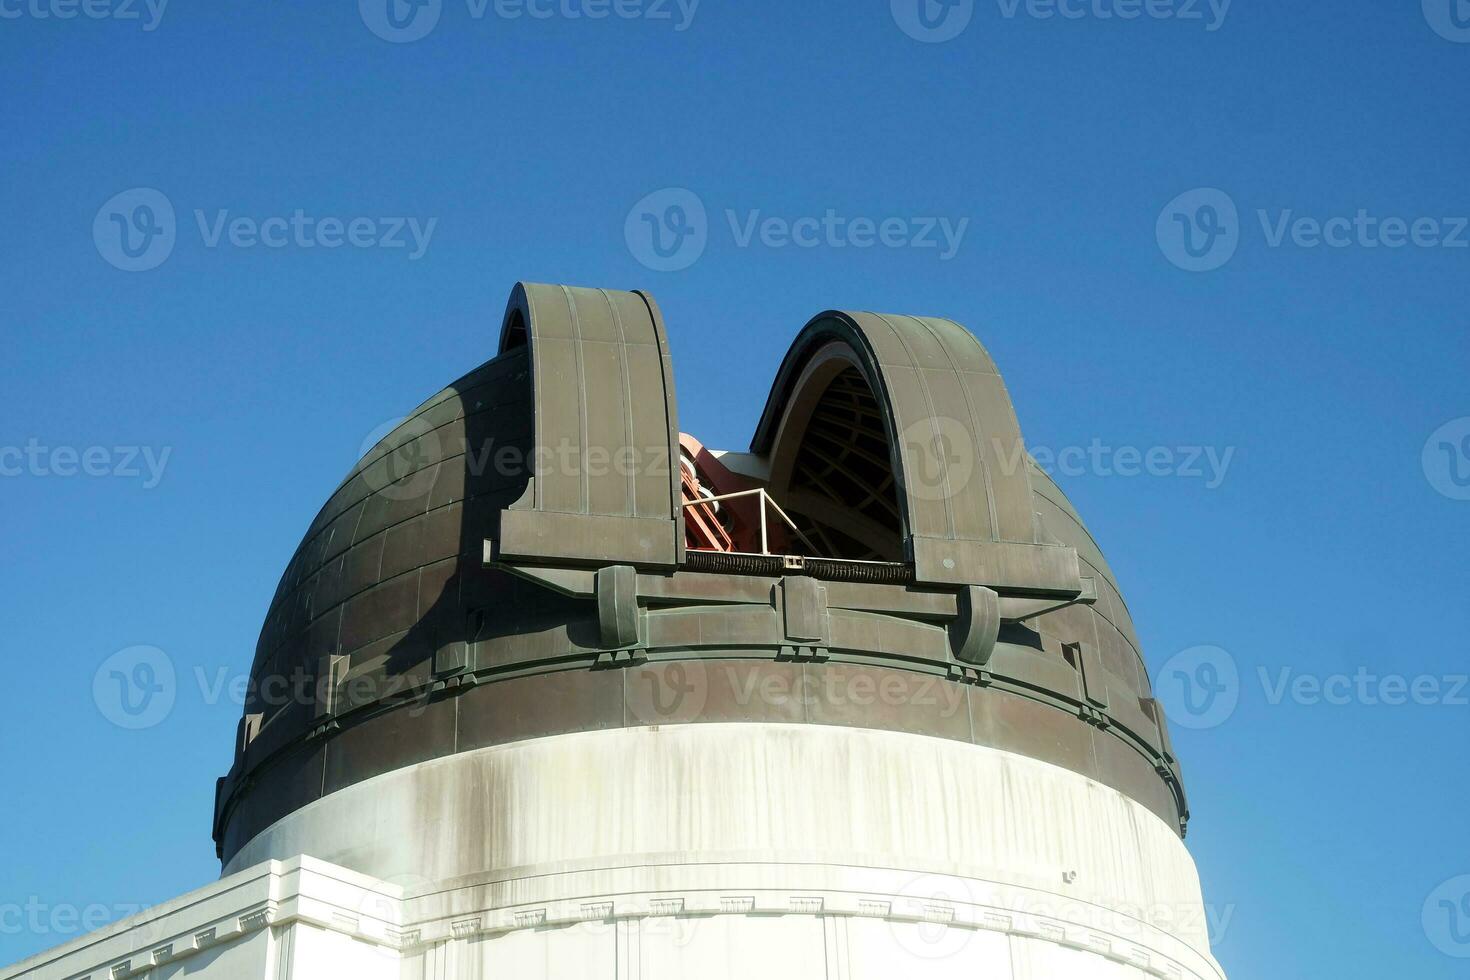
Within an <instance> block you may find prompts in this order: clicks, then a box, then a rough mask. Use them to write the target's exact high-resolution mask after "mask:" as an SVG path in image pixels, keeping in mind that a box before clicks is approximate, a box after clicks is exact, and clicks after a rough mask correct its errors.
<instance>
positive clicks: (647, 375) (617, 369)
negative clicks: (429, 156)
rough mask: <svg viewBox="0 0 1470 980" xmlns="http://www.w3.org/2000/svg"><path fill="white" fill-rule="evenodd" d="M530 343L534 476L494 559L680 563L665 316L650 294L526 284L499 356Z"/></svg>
mask: <svg viewBox="0 0 1470 980" xmlns="http://www.w3.org/2000/svg"><path fill="white" fill-rule="evenodd" d="M521 344H525V345H527V346H529V348H530V359H531V398H532V403H533V406H532V408H533V414H534V423H533V426H534V436H533V450H532V452H533V462H532V479H531V483H530V486H529V487H528V489H527V493H526V495H525V496H524V497H523V498H522V499H521V500H519V501H517V502H516V503H515V504H513V505H512V506H511V508H510V509H509V510H508V511H506V513H505V514H504V515H503V517H502V523H501V537H500V540H498V541H497V542H496V549H497V557H502V558H510V559H516V558H520V559H533V558H544V559H552V560H557V561H571V562H585V563H592V564H604V563H608V562H616V563H627V564H632V565H636V566H639V567H644V568H655V567H662V568H672V567H674V566H675V565H676V564H677V563H678V561H679V559H680V557H681V549H682V545H683V535H682V534H681V533H680V531H679V527H680V525H679V517H680V513H679V499H680V497H679V482H678V469H677V467H676V466H675V465H674V461H675V460H677V459H678V438H679V425H678V410H677V406H676V403H675V399H674V374H673V364H672V361H671V360H670V357H669V345H668V338H667V336H666V334H665V332H664V325H663V318H662V316H661V315H660V313H659V310H658V306H657V304H655V303H654V301H653V298H652V297H650V296H647V295H645V294H643V293H629V292H619V291H616V290H607V289H580V288H575V287H570V286H547V285H540V284H535V283H520V284H518V285H517V286H516V288H515V291H514V293H512V295H511V298H510V304H509V307H508V308H507V310H506V314H505V321H504V326H503V327H502V330H501V351H502V353H503V352H505V351H506V350H509V349H511V348H514V347H517V346H520V345H521Z"/></svg>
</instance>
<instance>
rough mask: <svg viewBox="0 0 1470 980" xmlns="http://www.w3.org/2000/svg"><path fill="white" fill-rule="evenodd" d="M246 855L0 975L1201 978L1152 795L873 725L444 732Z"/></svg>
mask: <svg viewBox="0 0 1470 980" xmlns="http://www.w3.org/2000/svg"><path fill="white" fill-rule="evenodd" d="M302 854H307V855H311V857H305V858H303V857H300V856H299V855H302ZM326 861H331V862H333V863H332V864H327V863H325V862H326ZM247 864H249V865H251V866H248V867H244V868H243V870H240V871H239V873H237V874H232V875H231V876H230V877H227V878H225V879H223V880H221V881H220V882H218V883H216V884H214V885H210V886H208V887H206V888H204V889H201V890H199V891H198V892H195V893H193V894H191V895H189V896H185V897H184V898H182V899H179V900H177V901H176V902H173V903H170V904H169V905H168V906H166V907H163V908H161V909H155V910H151V911H150V912H149V913H146V914H145V915H143V916H138V917H135V918H134V919H132V920H128V921H127V922H124V923H120V924H118V925H116V926H114V927H112V928H110V929H107V930H103V931H102V932H101V933H98V934H96V935H95V936H90V937H86V938H85V939H82V940H78V941H77V942H75V943H71V944H68V945H67V946H64V947H61V948H60V949H59V950H56V951H53V952H52V953H49V954H46V955H45V956H43V957H39V958H37V959H36V960H32V961H28V962H27V963H25V964H21V966H20V967H19V968H18V969H16V970H12V971H9V972H3V973H0V980H19V978H21V977H24V978H25V980H43V978H44V980H76V978H80V977H89V978H96V980H104V978H105V980H122V978H125V977H130V976H141V975H143V974H145V973H148V974H149V975H150V976H156V977H160V978H163V977H166V978H170V980H172V978H174V977H179V978H183V977H198V978H202V980H223V978H229V980H235V978H249V980H293V978H296V977H300V978H305V980H320V978H332V977H339V976H340V977H350V978H352V980H378V978H380V977H381V978H384V980H387V978H393V980H397V978H399V977H403V978H406V980H451V978H453V980H458V978H485V980H492V978H502V977H503V978H505V980H541V978H545V980H553V978H554V980H566V978H568V977H575V978H577V980H601V978H606V980H686V978H688V977H699V978H700V980H725V978H729V980H737V978H738V980H752V978H757V980H798V978H800V980H816V978H820V980H895V978H900V980H946V978H959V977H965V978H967V980H974V978H976V977H984V978H987V980H990V978H995V980H1007V978H1011V980H1041V978H1058V980H1063V978H1064V980H1093V978H1099V980H1133V978H1141V977H1150V976H1152V977H1162V978H1168V980H1223V974H1222V973H1221V972H1220V970H1219V967H1218V966H1217V965H1216V964H1215V962H1214V960H1213V959H1212V958H1211V957H1210V955H1209V948H1208V938H1207V929H1206V919H1205V915H1204V909H1203V904H1202V900H1201V897H1200V892H1199V883H1198V879H1197V876H1196V873H1195V870H1194V865H1193V862H1192V861H1191V859H1190V857H1189V854H1188V852H1187V851H1186V850H1185V848H1184V846H1183V843H1182V842H1181V841H1180V840H1179V839H1178V837H1177V836H1176V835H1175V834H1174V833H1173V831H1172V830H1171V829H1170V828H1169V827H1168V826H1167V825H1166V824H1165V823H1164V822H1163V821H1161V820H1160V819H1159V818H1158V817H1156V816H1154V815H1153V814H1152V813H1151V812H1149V811H1148V810H1146V809H1145V808H1144V807H1142V806H1141V805H1139V804H1137V803H1134V802H1133V801H1132V800H1129V799H1127V798H1126V797H1124V796H1122V795H1121V794H1119V793H1117V792H1116V791H1114V790H1112V789H1109V788H1107V787H1105V786H1102V785H1101V784H1098V783H1095V782H1092V781H1090V780H1088V779H1086V778H1085V777H1082V776H1080V775H1078V774H1076V773H1073V772H1071V771H1069V770H1064V769H1060V768H1057V767H1053V766H1050V765H1047V764H1045V763H1041V762H1037V761H1035V760H1032V759H1028V758H1024V757H1021V756H1015V755H1011V754H1008V753H1004V752H998V751H996V750H993V749H988V748H984V747H979V746H974V745H968V744H963V743H958V742H951V741H945V740H940V739H930V738H924V737H921V736H911V735H902V734H896V733H892V732H876V731H866V730H853V729H847V728H835V727H834V728H823V727H819V726H806V725H800V726H778V725H751V724H742V725H689V726H677V727H667V728H641V729H623V730H617V731H611V732H599V733H581V734H574V735H563V736H557V737H554V738H547V739H539V740H535V741H528V742H520V743H515V744H512V745H505V746H498V747H495V748H491V749H485V750H481V751H478V752H472V753H463V754H460V755H456V756H451V757H447V758H443V759H438V760H435V761H432V762H428V763H424V764H422V765H418V766H414V767H410V768H407V769H403V770H400V771H398V772H394V773H389V774H386V775H384V776H380V777H377V778H376V779H373V780H370V781H368V782H365V783H362V784H359V785H358V786H354V787H351V788H349V789H346V790H343V791H341V792H338V793H335V794H333V795H331V796H329V797H327V798H326V799H323V800H321V801H318V802H317V803H314V804H312V805H311V806H309V807H306V808H305V809H303V810H301V811H298V812H297V813H295V814H292V815H291V816H289V817H287V818H286V819H284V820H282V821H280V822H279V823H277V824H276V825H274V826H273V827H271V828H270V829H269V830H267V831H266V832H265V833H263V834H261V835H260V836H259V837H258V838H257V839H256V840H255V841H253V842H252V843H251V844H250V845H249V846H248V847H247V848H246V849H245V850H244V851H242V853H241V855H240V856H239V857H238V858H237V859H236V861H235V862H234V865H233V866H232V868H231V869H230V870H231V871H234V870H235V868H236V867H239V866H244V865H247ZM339 865H340V866H339ZM343 866H345V867H343ZM348 867H350V868H351V869H352V870H346V868H348ZM210 928H214V929H215V930H216V932H215V934H214V935H213V936H212V937H210V938H209V940H208V941H207V942H202V941H200V940H199V939H197V938H196V937H198V936H199V935H201V934H203V933H205V932H207V930H208V929H210ZM155 950H164V952H162V953H155ZM123 963H126V964H128V965H127V966H126V968H123V969H121V970H119V967H120V964H123ZM155 964H156V965H155ZM149 971H152V972H151V973H149Z"/></svg>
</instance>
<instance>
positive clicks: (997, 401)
mask: <svg viewBox="0 0 1470 980" xmlns="http://www.w3.org/2000/svg"><path fill="white" fill-rule="evenodd" d="M835 365H851V366H854V367H856V368H857V369H858V370H859V371H861V372H862V375H863V377H864V379H865V380H866V382H867V384H868V386H869V388H870V389H871V390H872V392H873V394H874V396H875V397H876V398H877V399H878V402H879V404H880V405H881V406H882V409H883V414H884V423H885V428H886V430H887V435H888V444H889V447H890V451H891V453H892V454H893V457H894V458H893V460H892V463H893V471H894V479H895V481H896V482H897V484H898V498H899V508H900V517H901V520H902V534H903V541H904V547H905V549H906V551H907V557H908V558H909V560H911V561H912V562H913V563H914V566H915V574H916V578H917V580H918V581H920V582H932V583H945V584H956V585H984V586H988V587H990V588H993V589H996V590H997V591H999V592H1000V593H1001V594H1003V595H1005V594H1010V595H1045V596H1052V595H1055V596H1061V597H1075V596H1077V595H1080V594H1081V592H1082V591H1083V590H1082V586H1081V582H1080V578H1079V573H1078V564H1077V554H1076V551H1075V550H1074V549H1072V548H1068V547H1064V546H1059V545H1056V544H1054V543H1052V542H1050V541H1049V540H1047V539H1046V538H1045V537H1044V536H1043V535H1041V534H1039V533H1038V527H1037V518H1036V516H1035V512H1034V507H1033V503H1032V492H1031V485H1030V480H1029V478H1028V475H1027V457H1026V450H1025V445H1024V443H1023V442H1022V440H1021V429H1020V425H1019V424H1018V423H1017V421H1016V413H1015V409H1014V408H1013V407H1012V405H1011V399H1010V395H1009V394H1008V393H1007V392H1006V389H1005V384H1004V382H1003V381H1002V380H1001V377H1000V373H999V371H997V370H996V367H995V362H994V361H993V360H992V359H991V357H990V355H989V354H988V353H987V352H986V350H985V348H984V347H983V346H981V344H980V342H979V340H977V339H976V338H975V336H974V335H973V334H971V333H970V332H969V331H968V330H966V329H965V328H964V327H962V326H960V325H959V324H957V323H955V322H953V321H951V320H942V319H935V318H930V317H915V316H898V315H889V314H878V313H847V312H841V311H829V312H827V313H823V314H821V315H820V316H818V317H817V318H816V319H814V320H812V321H811V323H809V324H808V325H807V326H806V328H805V329H804V330H803V331H802V332H801V334H800V335H799V336H798V337H797V339H796V341H795V343H793V344H792V347H791V350H790V352H789V353H788V354H787V355H786V360H785V361H784V362H783V364H782V366H781V370H780V372H779V373H778V374H777V377H776V383H775V385H774V387H773V388H772V391H771V395H770V398H769V400H768V401H767V403H766V408H765V411H764V413H763V414H762V417H761V421H760V424H759V426H758V427H757V429H756V434H755V438H754V440H753V442H752V445H751V450H752V452H755V453H757V454H760V455H769V456H770V457H771V459H772V485H773V492H779V491H780V490H781V489H782V487H781V486H780V484H781V481H782V480H783V479H784V478H788V477H789V475H790V472H789V467H790V463H789V459H790V457H791V455H792V454H793V453H794V451H795V446H796V444H797V443H799V442H800V441H801V439H802V437H803V434H804V433H805V431H806V427H807V425H808V422H809V420H810V415H811V412H812V410H813V408H814V405H815V402H816V399H818V398H819V397H820V395H821V391H822V389H823V388H824V387H825V385H826V384H828V383H830V381H831V380H832V378H833V376H834V371H835V370H836V368H835V367H834V366H835ZM855 530H860V529H856V528H855Z"/></svg>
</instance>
